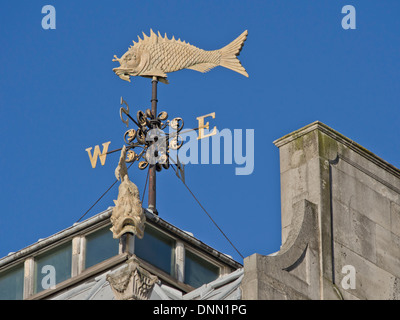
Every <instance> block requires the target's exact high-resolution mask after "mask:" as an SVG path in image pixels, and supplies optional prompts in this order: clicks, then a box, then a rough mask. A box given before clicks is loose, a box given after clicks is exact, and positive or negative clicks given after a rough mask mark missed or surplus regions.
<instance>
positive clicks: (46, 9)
mask: <svg viewBox="0 0 400 320" xmlns="http://www.w3.org/2000/svg"><path fill="white" fill-rule="evenodd" d="M42 13H47V14H46V15H45V16H44V17H43V19H42V28H43V29H45V30H48V29H55V28H56V9H55V8H54V7H53V6H51V5H49V4H47V5H45V6H43V8H42Z"/></svg>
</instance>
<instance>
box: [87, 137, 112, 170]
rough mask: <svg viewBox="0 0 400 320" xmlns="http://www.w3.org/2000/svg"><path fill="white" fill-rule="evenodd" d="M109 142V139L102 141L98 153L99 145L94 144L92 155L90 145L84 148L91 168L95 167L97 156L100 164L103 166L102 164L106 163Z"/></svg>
mask: <svg viewBox="0 0 400 320" xmlns="http://www.w3.org/2000/svg"><path fill="white" fill-rule="evenodd" d="M110 143H111V141H108V142H104V143H103V152H101V153H100V147H99V146H98V145H97V146H95V147H94V151H93V156H92V153H91V152H90V151H92V147H90V148H87V149H86V151H87V153H88V155H89V159H90V163H91V164H92V168H93V169H94V168H96V164H97V157H100V162H101V165H102V166H104V164H105V163H106V157H107V151H108V146H109V145H110Z"/></svg>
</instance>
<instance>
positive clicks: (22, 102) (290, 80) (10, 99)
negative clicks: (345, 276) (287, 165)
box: [0, 0, 400, 262]
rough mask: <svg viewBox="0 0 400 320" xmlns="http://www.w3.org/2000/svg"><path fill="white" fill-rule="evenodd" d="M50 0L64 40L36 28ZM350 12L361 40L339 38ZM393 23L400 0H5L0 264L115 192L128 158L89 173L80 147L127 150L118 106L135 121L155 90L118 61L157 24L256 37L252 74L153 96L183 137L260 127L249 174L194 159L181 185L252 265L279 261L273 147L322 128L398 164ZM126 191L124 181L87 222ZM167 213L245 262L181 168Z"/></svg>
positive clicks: (168, 181) (161, 183)
mask: <svg viewBox="0 0 400 320" xmlns="http://www.w3.org/2000/svg"><path fill="white" fill-rule="evenodd" d="M47 4H50V5H53V6H54V7H55V9H56V29H55V30H44V29H42V26H41V21H42V18H43V17H44V14H42V13H41V9H42V7H43V6H44V5H47ZM344 5H354V6H355V8H356V18H357V20H356V23H357V24H356V30H344V29H343V28H342V25H341V21H342V18H343V17H344V14H342V13H341V11H342V7H343V6H344ZM399 14H400V2H399V1H398V0H384V1H378V0H373V1H372V0H362V1H353V0H346V1H342V0H335V1H332V0H274V1H266V0H263V1H255V0H252V1H235V0H230V1H209V0H201V1H198V0H192V1H165V0H163V1H153V0H149V1H76V0H71V1H57V0H50V1H38V0H35V1H21V0H17V1H4V2H3V3H2V4H1V10H0V44H1V50H0V58H1V59H0V61H1V68H0V75H1V76H0V120H1V122H0V152H1V153H0V188H1V192H0V202H1V214H0V257H3V256H5V255H7V254H8V253H9V252H14V251H17V250H20V249H22V248H24V247H26V246H28V245H30V244H32V243H34V242H36V241H37V240H38V239H40V238H45V237H48V236H50V235H52V234H54V233H56V232H58V231H60V230H62V229H64V228H67V227H69V226H71V225H72V224H73V223H75V222H76V221H77V220H78V219H79V218H80V217H81V216H82V215H83V214H84V213H85V212H86V210H87V209H88V208H89V207H90V206H92V204H93V203H94V202H95V201H96V200H97V199H98V198H99V196H101V194H102V193H103V192H104V191H106V190H107V188H108V187H109V186H110V185H111V184H112V183H113V182H114V180H115V177H114V169H115V167H116V165H117V163H118V159H119V154H118V153H116V154H113V155H109V156H108V157H107V160H106V164H105V165H104V166H101V165H100V164H99V163H98V165H97V167H96V169H92V167H91V165H90V162H89V157H88V154H87V152H86V151H85V149H86V148H88V147H94V146H95V145H100V146H101V144H102V143H104V142H107V141H111V144H110V147H109V150H112V149H116V148H120V147H121V146H122V145H123V144H124V142H123V134H124V132H125V131H126V126H125V125H124V124H123V123H122V122H121V120H120V118H119V108H120V104H119V102H120V97H121V96H122V97H123V98H124V99H125V100H126V101H127V102H128V104H129V106H130V108H131V110H133V111H132V112H131V113H132V114H136V111H137V110H138V109H141V110H145V109H146V108H149V107H150V98H151V82H150V80H149V79H145V78H137V77H134V78H132V80H133V81H132V82H131V83H128V82H125V81H122V80H121V79H119V78H118V77H117V76H116V75H115V74H114V73H113V72H112V68H114V67H116V66H118V64H117V63H116V62H112V61H111V60H112V58H113V55H114V54H116V55H117V56H118V57H120V56H121V55H122V54H123V53H124V52H125V51H126V50H127V48H128V47H129V46H130V45H131V44H132V40H137V35H141V34H142V31H144V32H145V33H146V34H149V30H150V28H152V29H153V30H154V31H156V32H157V31H158V30H159V31H160V32H161V33H162V34H164V33H167V34H168V35H169V37H171V36H172V35H174V36H175V37H176V38H181V39H182V40H185V41H188V42H190V43H191V44H194V45H196V46H198V47H200V48H202V49H206V50H211V49H219V48H221V47H223V46H225V45H226V44H228V43H229V42H231V41H232V40H233V39H235V38H236V37H237V36H238V35H239V34H241V33H242V32H243V31H244V30H248V32H249V36H248V39H247V41H246V43H245V45H244V48H243V50H242V52H241V54H240V56H239V59H240V60H241V62H242V64H243V66H244V67H245V68H246V70H247V72H248V73H249V75H250V77H249V78H245V77H243V76H242V75H240V74H237V73H235V72H233V71H230V70H227V69H225V68H222V67H217V68H215V69H213V70H211V71H210V72H209V73H206V74H202V73H198V72H196V71H191V70H183V71H179V72H176V73H171V74H169V76H168V78H169V81H170V84H169V85H165V84H162V83H160V84H159V86H158V100H159V104H158V110H159V111H161V110H165V111H167V112H168V113H169V116H170V118H173V117H176V116H180V117H182V118H183V119H184V120H185V128H194V127H196V126H197V121H196V117H198V116H201V115H205V114H208V113H210V112H215V113H216V119H215V120H212V121H211V125H216V126H217V128H218V129H219V130H222V129H224V128H228V129H231V130H233V129H243V130H245V129H254V130H255V151H254V156H255V160H254V161H255V167H254V172H253V173H252V174H251V175H248V176H237V175H235V168H236V167H237V165H236V164H235V163H233V164H220V165H216V164H214V165H213V164H208V165H206V164H204V165H194V164H193V165H188V166H187V167H186V183H187V185H188V186H189V187H190V188H191V190H192V191H193V193H194V194H195V195H196V196H197V197H198V199H199V200H200V201H201V202H202V204H203V205H204V207H205V208H206V209H207V210H208V212H209V213H210V214H211V215H212V217H213V219H214V220H215V221H216V222H217V223H218V225H219V226H220V227H221V229H222V230H223V231H224V232H225V233H226V234H227V236H228V237H229V238H230V239H231V241H232V242H233V243H234V244H235V246H236V247H237V248H238V250H239V251H240V252H241V253H242V255H243V256H245V257H246V256H249V255H251V254H253V253H260V254H270V253H273V252H276V251H278V250H279V248H280V245H281V229H280V228H281V224H280V218H281V216H280V177H279V151H278V148H277V147H275V146H274V145H273V143H272V142H273V141H274V140H275V139H277V138H280V137H282V136H284V135H286V134H288V133H290V132H292V131H295V130H297V129H299V128H301V127H303V126H305V125H307V124H309V123H311V122H313V121H315V120H319V121H322V122H324V123H325V124H327V125H328V126H330V127H332V128H333V129H335V130H337V131H339V132H340V133H342V134H344V135H345V136H347V137H349V138H350V139H352V140H354V141H356V142H358V143H359V144H361V145H362V146H364V147H365V148H367V149H369V150H370V151H372V152H373V153H375V154H376V155H378V156H380V157H382V158H383V159H385V160H386V161H388V162H390V163H391V164H393V165H395V166H397V167H400V158H399V150H400V139H399V136H400V135H399V133H400V117H399V100H400V99H399V98H400V73H399V71H400V62H399V61H400V19H399V18H398V17H399ZM199 157H200V156H199ZM129 175H130V178H131V180H132V181H134V182H135V183H136V184H137V186H138V188H139V190H140V192H141V193H142V192H143V189H144V184H145V179H146V172H145V171H140V170H139V169H137V166H136V165H133V166H132V167H131V169H130V170H129ZM117 193H118V188H117V186H115V187H114V188H113V189H111V191H110V192H109V193H108V194H107V196H105V197H104V198H103V199H102V200H101V201H100V202H99V203H98V204H97V205H96V206H95V207H94V208H93V209H92V210H91V211H90V212H89V213H88V214H87V215H86V216H85V219H86V218H89V217H91V216H93V215H95V214H97V213H99V212H101V211H103V210H105V209H107V208H108V207H109V206H112V205H113V202H112V200H113V199H116V198H117ZM144 205H147V192H146V199H145V201H144ZM157 208H158V211H159V214H160V217H162V218H163V219H165V220H166V221H168V222H170V223H172V224H174V225H175V226H177V227H179V228H181V229H183V230H186V231H189V232H192V233H193V234H194V236H196V237H197V238H198V239H200V240H202V241H203V242H205V243H207V244H209V245H210V246H212V247H214V248H215V249H217V250H219V251H222V252H224V253H226V254H229V255H231V256H233V257H234V258H235V259H236V260H238V261H239V262H242V259H241V257H240V256H239V255H238V254H237V253H236V251H235V250H234V249H233V248H232V247H231V245H230V244H229V243H228V242H227V241H226V239H225V238H224V237H223V236H222V234H221V233H220V232H219V231H218V229H217V228H216V227H215V226H214V225H213V224H212V222H211V221H210V219H209V218H208V217H207V216H206V214H205V213H204V212H203V211H202V209H201V208H200V207H199V206H198V204H197V203H196V202H195V200H194V199H193V198H192V196H191V195H190V193H189V192H188V191H187V190H186V188H185V187H184V185H183V184H182V182H181V181H180V180H179V179H177V177H176V176H175V174H174V171H172V170H171V169H170V170H168V171H165V170H164V171H162V172H161V173H159V174H158V176H157ZM110 236H111V233H110Z"/></svg>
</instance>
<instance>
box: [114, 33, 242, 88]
mask: <svg viewBox="0 0 400 320" xmlns="http://www.w3.org/2000/svg"><path fill="white" fill-rule="evenodd" d="M247 34H248V32H247V30H246V31H244V32H243V33H242V34H241V35H240V36H239V37H237V38H236V39H235V40H233V41H232V42H231V43H230V44H228V45H227V46H225V47H223V48H221V49H219V50H212V51H206V50H202V49H199V48H197V47H195V46H193V45H191V44H190V43H186V42H185V41H181V40H180V39H178V40H175V38H174V37H172V38H171V39H168V38H167V35H165V36H164V37H162V36H161V35H160V33H158V36H157V35H156V34H155V33H154V32H153V30H151V29H150V36H147V35H146V34H145V33H143V39H140V37H138V38H139V40H138V42H135V41H133V46H130V47H129V48H128V51H127V52H126V53H125V54H124V55H123V56H122V57H121V58H118V57H117V56H115V55H114V59H113V61H118V62H119V63H120V66H119V67H118V68H114V69H113V71H114V72H115V74H116V75H117V76H119V77H120V78H121V79H122V80H126V81H129V82H130V77H131V76H142V77H148V78H152V77H157V78H158V80H159V81H161V82H163V83H168V80H167V73H169V72H174V71H179V70H182V69H191V70H196V71H199V72H203V73H204V72H207V71H209V70H211V69H213V68H215V67H217V66H222V67H225V68H228V69H231V70H233V71H236V72H238V73H240V74H242V75H244V76H246V77H248V76H249V75H248V74H247V72H246V70H245V69H244V68H243V66H242V64H241V63H240V61H239V59H238V58H237V56H238V55H239V53H240V51H241V50H242V47H243V45H244V42H245V41H246V38H247Z"/></svg>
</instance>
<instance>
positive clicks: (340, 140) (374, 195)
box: [241, 121, 400, 300]
mask: <svg viewBox="0 0 400 320" xmlns="http://www.w3.org/2000/svg"><path fill="white" fill-rule="evenodd" d="M274 143H275V145H276V146H277V147H278V148H279V153H280V176H281V210H282V246H281V249H280V251H279V252H277V253H275V254H272V255H268V256H264V255H260V254H253V255H251V256H249V257H247V258H245V259H244V278H243V281H242V286H241V288H242V299H324V300H325V299H346V300H347V299H368V300H371V299H385V300H387V299H399V298H400V285H399V284H400V170H399V169H397V168H395V167H394V166H392V165H390V164H389V163H387V162H386V161H384V160H382V159H381V158H379V157H377V156H376V155H374V154H373V153H372V152H370V151H368V150H366V149H365V148H363V147H362V146H360V145H359V144H357V143H356V142H354V141H352V140H350V139H349V138H347V137H345V136H343V135H342V134H340V133H338V132H336V131H335V130H333V129H331V128H329V127H328V126H326V125H325V124H323V123H321V122H318V121H317V122H314V123H312V124H310V125H307V126H305V127H304V128H302V129H300V130H297V131H295V132H293V133H291V134H288V135H286V136H284V137H282V138H280V139H278V140H276V141H275V142H274Z"/></svg>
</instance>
